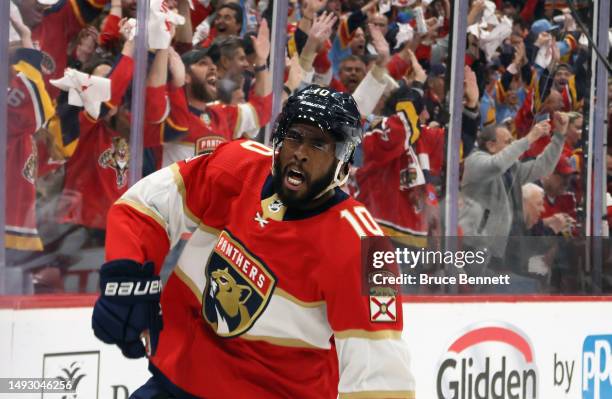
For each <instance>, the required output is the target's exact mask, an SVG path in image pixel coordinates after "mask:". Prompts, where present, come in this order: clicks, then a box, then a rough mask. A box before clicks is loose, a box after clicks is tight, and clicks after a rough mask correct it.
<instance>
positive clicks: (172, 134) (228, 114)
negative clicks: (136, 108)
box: [162, 21, 272, 166]
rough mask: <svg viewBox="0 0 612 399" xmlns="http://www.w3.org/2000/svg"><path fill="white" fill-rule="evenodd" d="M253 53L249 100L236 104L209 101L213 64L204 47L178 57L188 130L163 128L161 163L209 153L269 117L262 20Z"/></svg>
mask: <svg viewBox="0 0 612 399" xmlns="http://www.w3.org/2000/svg"><path fill="white" fill-rule="evenodd" d="M253 47H254V49H255V53H256V55H257V61H256V67H255V69H256V75H255V78H256V81H255V84H254V90H253V94H252V95H251V96H249V101H248V102H246V103H242V104H238V105H226V104H220V103H211V102H212V101H214V100H215V99H216V96H217V93H216V82H217V74H216V67H215V65H214V64H213V62H212V60H211V58H210V57H209V55H208V52H207V50H205V49H197V50H192V51H189V52H187V53H185V54H183V56H182V60H183V63H184V64H185V70H186V76H185V82H186V87H185V94H186V97H187V101H188V104H189V120H188V132H187V134H186V135H185V134H184V133H185V132H177V131H176V129H173V128H172V126H167V127H166V129H165V131H164V150H163V162H162V164H163V165H164V166H167V165H170V164H172V163H174V162H177V161H180V160H182V159H186V158H189V157H192V156H194V155H196V154H201V153H209V152H212V151H213V150H214V149H215V148H216V147H217V146H218V145H219V144H221V143H223V142H227V141H231V140H234V139H238V138H241V137H254V136H255V135H256V134H257V133H258V132H259V129H260V128H261V127H262V126H264V125H265V124H266V123H268V121H269V120H270V116H271V110H272V85H271V82H270V77H269V72H268V70H267V66H266V60H267V58H268V54H269V52H270V41H269V38H268V26H267V24H266V22H265V21H263V22H262V24H261V26H260V29H259V33H258V35H257V38H255V39H253Z"/></svg>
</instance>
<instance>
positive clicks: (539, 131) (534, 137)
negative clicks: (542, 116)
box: [526, 120, 550, 144]
mask: <svg viewBox="0 0 612 399" xmlns="http://www.w3.org/2000/svg"><path fill="white" fill-rule="evenodd" d="M549 133H550V123H549V122H548V121H547V120H546V121H542V122H539V123H536V124H535V125H534V126H533V127H532V128H531V130H530V131H529V133H527V136H526V137H527V141H528V142H529V144H533V143H534V142H536V141H538V139H539V138H540V137H542V136H545V135H548V134H549Z"/></svg>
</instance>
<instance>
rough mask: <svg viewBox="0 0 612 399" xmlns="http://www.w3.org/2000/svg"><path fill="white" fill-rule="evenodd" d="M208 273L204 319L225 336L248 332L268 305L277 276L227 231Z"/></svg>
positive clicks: (207, 267) (204, 295) (203, 300)
mask: <svg viewBox="0 0 612 399" xmlns="http://www.w3.org/2000/svg"><path fill="white" fill-rule="evenodd" d="M205 273H206V287H205V288H204V293H203V294H202V315H203V316H204V319H205V320H206V321H207V322H208V324H209V325H210V326H211V327H212V329H213V330H214V331H215V332H216V333H217V335H219V336H221V337H236V336H238V335H241V334H244V333H245V332H246V331H247V330H248V329H249V328H251V326H252V325H253V324H254V323H255V321H256V320H257V318H258V317H259V316H260V315H261V314H262V312H263V311H264V309H265V308H266V306H267V305H268V302H269V300H270V297H271V296H272V292H273V291H274V287H275V285H276V277H275V276H274V275H273V274H272V272H271V271H270V270H269V269H268V268H267V267H266V265H265V264H264V263H263V262H262V261H261V260H259V259H258V258H257V257H255V256H254V255H253V254H251V253H250V252H249V251H248V250H247V249H246V248H245V247H244V246H243V245H242V244H241V243H240V242H239V241H238V240H236V239H235V238H233V237H232V236H231V235H230V233H229V232H227V231H223V232H222V233H221V235H220V236H219V240H218V241H217V244H216V245H215V249H214V251H213V252H212V254H211V256H210V259H209V261H208V264H207V265H206V271H205Z"/></svg>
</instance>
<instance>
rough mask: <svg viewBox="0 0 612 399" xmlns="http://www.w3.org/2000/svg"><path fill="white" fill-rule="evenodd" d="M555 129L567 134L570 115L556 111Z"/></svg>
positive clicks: (554, 117) (554, 118)
mask: <svg viewBox="0 0 612 399" xmlns="http://www.w3.org/2000/svg"><path fill="white" fill-rule="evenodd" d="M553 124H554V131H555V132H556V133H560V134H561V135H563V136H565V134H566V133H567V127H568V125H569V115H568V114H567V113H565V112H559V111H557V112H555V114H554V116H553Z"/></svg>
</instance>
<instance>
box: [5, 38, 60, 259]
mask: <svg viewBox="0 0 612 399" xmlns="http://www.w3.org/2000/svg"><path fill="white" fill-rule="evenodd" d="M41 60H42V54H41V53H40V52H39V51H36V50H31V49H18V50H17V52H16V63H15V64H14V65H13V67H12V73H13V77H12V80H11V83H10V87H9V91H8V95H7V104H8V113H9V115H10V117H9V118H8V119H7V130H8V134H7V143H6V144H7V148H6V170H5V172H4V173H5V178H6V186H7V190H6V206H7V208H6V226H5V243H6V247H7V248H11V249H18V250H30V251H32V250H35V251H42V249H43V244H42V241H41V239H40V237H39V235H38V229H37V225H36V187H35V185H34V184H35V180H36V177H37V176H38V152H37V148H36V144H35V142H34V137H33V136H34V133H35V132H36V131H37V130H38V129H39V128H41V127H42V126H43V125H44V124H45V123H46V122H47V121H48V119H49V118H50V117H51V116H52V115H53V113H54V109H53V105H52V103H51V99H50V98H49V95H48V94H47V91H46V89H45V84H44V80H43V77H42V74H41V72H40V63H41Z"/></svg>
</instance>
